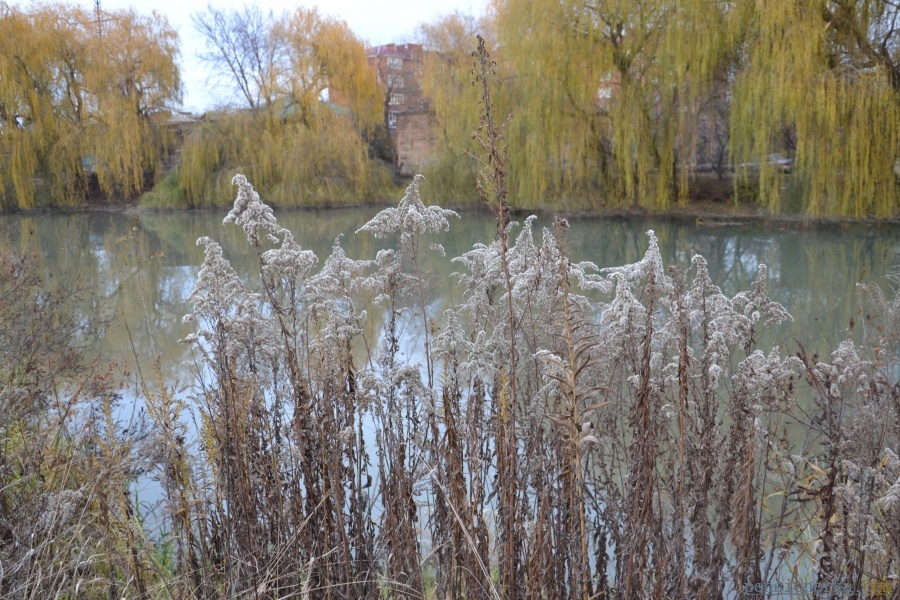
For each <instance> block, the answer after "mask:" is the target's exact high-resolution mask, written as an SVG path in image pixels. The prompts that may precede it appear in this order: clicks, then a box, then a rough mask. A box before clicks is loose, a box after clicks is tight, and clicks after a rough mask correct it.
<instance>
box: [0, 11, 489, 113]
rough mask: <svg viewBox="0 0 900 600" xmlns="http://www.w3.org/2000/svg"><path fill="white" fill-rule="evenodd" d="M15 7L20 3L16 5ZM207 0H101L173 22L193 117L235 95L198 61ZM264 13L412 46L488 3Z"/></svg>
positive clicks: (379, 41)
mask: <svg viewBox="0 0 900 600" xmlns="http://www.w3.org/2000/svg"><path fill="white" fill-rule="evenodd" d="M13 3H16V2H15V0H13ZM75 3H76V4H80V5H82V6H84V7H85V8H89V9H93V7H94V0H75ZM207 4H208V1H207V0H143V1H135V0H101V5H102V7H103V8H106V9H118V8H128V7H131V6H134V7H135V8H136V9H137V10H138V11H141V12H147V13H149V12H150V11H152V10H156V11H157V12H159V13H162V14H163V15H165V16H166V17H167V18H168V19H169V23H170V24H171V25H172V26H173V27H174V28H175V29H176V30H177V31H178V35H179V36H180V37H181V76H182V79H183V81H184V108H185V110H189V111H192V112H203V111H204V110H206V109H209V108H212V107H213V106H215V105H216V104H217V103H219V102H224V101H226V100H227V99H228V97H229V93H230V90H216V89H210V87H212V86H210V85H207V83H206V72H205V71H204V69H203V67H202V65H200V63H199V61H198V60H197V58H196V55H197V53H198V52H200V51H201V50H203V38H202V37H201V36H200V35H199V34H198V33H197V32H196V31H194V26H193V23H192V22H191V13H193V12H197V11H203V10H204V9H205V8H206V6H207ZM213 4H214V5H215V6H216V8H219V9H224V8H239V7H242V6H243V5H244V4H245V2H243V1H240V0H213ZM256 4H258V5H259V6H260V8H262V9H264V10H266V11H268V10H269V9H271V10H273V11H274V12H275V13H280V12H281V11H283V10H287V11H290V10H293V9H294V8H296V7H297V6H308V7H312V6H317V7H318V9H319V12H320V13H322V14H325V15H332V16H336V17H339V18H341V19H343V20H344V21H346V22H347V24H348V25H349V26H350V28H351V29H352V30H353V31H354V32H355V33H356V35H358V36H359V37H361V38H362V39H363V40H365V41H366V42H367V43H368V44H370V45H379V44H387V43H390V42H398V43H403V42H410V41H413V39H414V35H415V31H416V28H417V27H418V25H419V24H420V23H426V22H429V21H433V20H434V19H435V18H437V17H439V16H441V15H445V14H448V13H451V12H453V11H457V10H458V11H459V12H461V13H464V14H471V15H474V16H476V17H477V16H481V15H482V14H484V12H485V10H486V7H487V4H488V0H380V1H379V0H376V1H366V0H331V1H330V2H315V1H314V0H304V1H300V2H297V1H295V2H285V1H283V0H257V2H256Z"/></svg>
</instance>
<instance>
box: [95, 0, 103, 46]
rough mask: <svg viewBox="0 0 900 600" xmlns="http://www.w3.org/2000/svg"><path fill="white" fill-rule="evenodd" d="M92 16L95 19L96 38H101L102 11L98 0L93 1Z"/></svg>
mask: <svg viewBox="0 0 900 600" xmlns="http://www.w3.org/2000/svg"><path fill="white" fill-rule="evenodd" d="M94 16H95V18H96V19H97V37H101V38H102V37H103V9H101V8H100V0H94Z"/></svg>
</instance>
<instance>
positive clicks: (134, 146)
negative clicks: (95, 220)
mask: <svg viewBox="0 0 900 600" xmlns="http://www.w3.org/2000/svg"><path fill="white" fill-rule="evenodd" d="M177 54H178V38H177V34H176V33H175V32H174V31H173V30H172V28H171V27H170V26H169V25H168V23H167V21H166V20H165V19H164V18H163V17H161V16H159V15H157V14H153V15H152V16H141V15H139V14H137V13H136V12H134V11H103V12H101V11H95V12H88V11H84V10H82V9H80V8H77V7H73V6H68V5H63V4H45V5H34V6H31V7H29V8H28V9H26V10H22V9H19V8H16V7H11V6H9V5H6V4H3V5H0V82H2V85H0V201H2V204H3V206H5V207H7V208H9V207H18V208H21V209H27V208H31V207H33V206H34V205H35V202H36V198H37V197H38V196H43V197H46V201H47V202H48V203H50V204H60V205H73V204H78V203H79V202H81V201H83V200H84V199H85V197H86V195H87V192H88V186H89V176H90V173H91V171H92V170H93V171H94V172H95V173H96V175H97V180H98V183H99V186H100V188H101V190H102V191H103V192H104V193H105V194H106V195H108V196H109V195H113V194H115V195H121V196H125V197H129V196H133V195H135V194H136V193H137V192H138V191H139V190H140V189H141V188H142V187H143V185H144V181H145V180H146V178H147V177H148V176H150V177H152V176H153V175H154V174H155V173H156V172H157V171H158V170H159V169H160V167H161V163H162V157H163V156H164V154H165V153H166V151H167V144H166V140H165V139H164V136H163V135H162V134H161V133H160V132H159V131H158V130H157V128H156V127H155V126H154V123H153V120H152V117H153V116H154V115H155V114H156V113H158V112H160V111H162V110H164V109H167V108H168V107H169V106H170V105H171V104H173V103H177V102H179V101H180V97H181V81H180V78H179V72H178V67H177V65H176V62H175V58H176V56H177Z"/></svg>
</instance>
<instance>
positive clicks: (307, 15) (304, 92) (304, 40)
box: [274, 7, 383, 130]
mask: <svg viewBox="0 0 900 600" xmlns="http://www.w3.org/2000/svg"><path fill="white" fill-rule="evenodd" d="M274 29H275V31H274V35H275V37H276V38H277V39H280V40H283V43H284V46H285V49H286V53H287V58H288V61H287V62H288V68H287V70H286V73H285V77H286V83H285V84H284V85H283V87H284V88H285V89H284V92H285V93H287V94H288V95H289V97H290V98H291V100H292V102H293V103H294V104H295V105H296V106H297V108H298V110H299V112H300V115H301V117H302V119H303V120H304V122H305V123H306V124H307V125H308V126H315V124H316V120H315V118H314V117H313V115H314V113H315V112H316V111H317V110H318V108H319V99H320V97H321V96H322V93H323V92H324V91H325V90H328V91H329V93H330V95H331V97H332V99H333V100H335V101H339V102H340V103H341V104H343V105H346V106H347V107H348V108H349V109H350V110H351V111H352V113H353V115H354V118H355V119H356V120H357V123H358V126H359V127H360V129H363V130H365V129H367V128H370V127H373V126H375V125H377V124H378V123H379V122H380V121H381V119H382V114H381V99H382V98H383V93H382V92H381V91H380V90H379V89H378V84H377V82H376V78H375V73H374V72H373V71H372V69H371V68H369V65H368V63H367V61H366V52H365V46H364V44H363V43H362V41H361V40H360V39H359V38H357V37H356V36H355V35H354V34H353V32H352V31H351V30H350V28H349V27H348V26H347V24H346V23H345V22H344V21H340V20H337V19H334V18H331V17H323V16H322V15H320V14H319V12H318V11H317V10H316V9H307V8H302V7H301V8H298V9H297V10H296V11H295V12H294V13H293V14H292V15H289V16H288V17H286V18H284V19H281V20H279V21H278V22H277V23H276V24H275V27H274Z"/></svg>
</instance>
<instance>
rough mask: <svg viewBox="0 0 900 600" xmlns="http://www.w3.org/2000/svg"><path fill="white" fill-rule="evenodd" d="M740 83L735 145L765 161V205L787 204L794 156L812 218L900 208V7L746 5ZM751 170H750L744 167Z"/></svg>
mask: <svg viewBox="0 0 900 600" xmlns="http://www.w3.org/2000/svg"><path fill="white" fill-rule="evenodd" d="M745 4H746V6H744V7H742V9H743V11H744V14H742V15H741V17H742V18H741V22H742V24H743V25H744V27H745V39H744V41H743V44H742V45H741V46H740V49H741V53H742V60H741V62H740V69H739V71H738V72H737V77H736V80H735V83H734V88H733V89H734V91H733V98H734V99H733V108H732V129H733V137H732V139H733V149H734V152H735V155H736V157H738V159H739V160H740V161H742V162H744V163H751V162H756V163H758V164H759V165H760V170H759V186H760V197H761V200H762V202H763V203H764V204H765V205H766V206H767V207H769V208H770V209H772V210H774V211H778V210H779V208H780V206H781V199H782V195H783V194H782V191H783V187H784V186H785V182H784V177H783V176H782V174H781V173H780V172H779V169H778V168H777V165H773V164H771V163H772V161H770V160H767V157H768V156H769V155H770V154H771V153H775V152H783V153H788V154H792V155H793V157H794V171H795V174H794V175H793V176H792V177H793V178H794V179H795V182H794V186H795V188H796V193H798V194H799V195H800V196H801V198H802V201H803V206H804V207H805V209H806V211H807V212H808V213H809V214H811V215H826V214H833V215H842V216H852V217H863V216H869V215H874V216H878V217H885V216H889V215H891V214H895V213H896V212H897V211H898V208H900V189H898V185H897V182H898V178H900V175H898V174H896V173H895V172H894V169H895V167H894V165H895V161H897V160H898V159H900V5H898V4H897V3H896V2H891V1H886V0H841V1H832V0H804V1H801V2H777V1H770V0H766V1H762V2H758V3H750V2H746V3H745ZM744 177H747V170H746V169H745V170H744Z"/></svg>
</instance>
